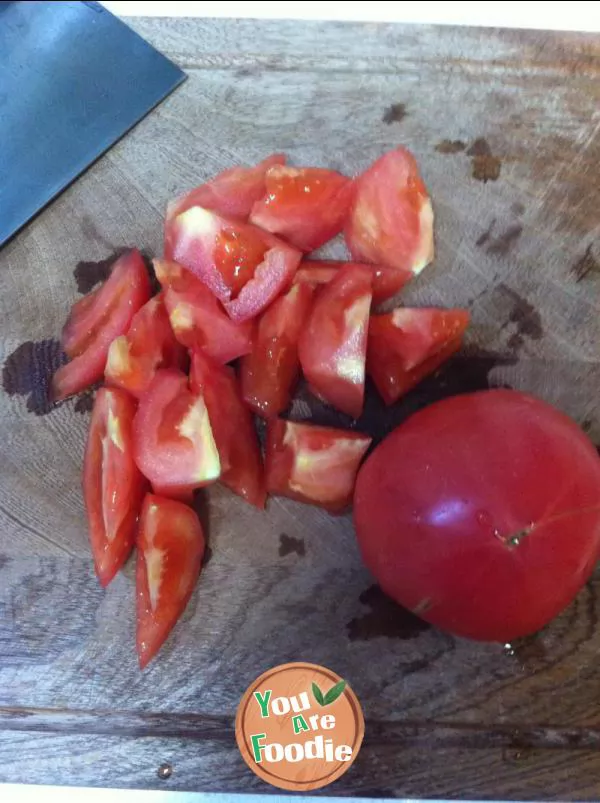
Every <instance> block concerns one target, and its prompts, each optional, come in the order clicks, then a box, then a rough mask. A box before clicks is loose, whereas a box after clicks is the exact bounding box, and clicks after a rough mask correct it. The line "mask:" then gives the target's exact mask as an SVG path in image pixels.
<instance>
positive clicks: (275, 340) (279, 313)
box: [240, 284, 313, 418]
mask: <svg viewBox="0 0 600 803" xmlns="http://www.w3.org/2000/svg"><path fill="white" fill-rule="evenodd" d="M312 295H313V289H312V287H311V286H310V285H308V284H298V285H294V286H293V287H292V288H291V289H290V290H288V292H287V293H286V294H285V295H283V296H281V297H280V298H278V299H277V300H276V301H274V302H273V304H272V305H271V306H270V307H269V309H268V310H266V312H264V313H263V315H262V317H261V318H260V320H259V322H258V328H257V332H256V335H255V337H254V344H253V346H252V351H251V352H250V353H249V354H248V355H246V356H245V357H243V358H242V361H241V366H240V376H241V381H242V395H243V397H244V401H245V402H246V404H247V405H248V406H249V407H250V408H251V409H252V410H253V411H254V412H255V413H256V414H257V415H260V416H263V417H265V418H268V417H270V416H273V415H277V414H278V413H280V412H282V411H283V410H285V409H286V407H287V406H288V405H289V403H290V401H291V398H292V392H293V390H294V387H295V385H296V382H297V381H298V376H299V374H300V361H299V359H298V340H299V338H300V333H301V331H302V328H303V326H304V324H305V322H306V319H307V316H308V314H309V311H310V307H311V304H312Z"/></svg>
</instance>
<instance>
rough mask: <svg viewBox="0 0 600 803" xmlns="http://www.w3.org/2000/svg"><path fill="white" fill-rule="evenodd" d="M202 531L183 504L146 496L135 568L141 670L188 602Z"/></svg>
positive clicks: (201, 550) (201, 546)
mask: <svg viewBox="0 0 600 803" xmlns="http://www.w3.org/2000/svg"><path fill="white" fill-rule="evenodd" d="M205 546H206V544H205V540H204V533H203V532H202V526H201V524H200V521H199V520H198V516H197V515H196V514H195V513H194V511H193V510H192V509H191V508H189V507H188V506H187V505H183V504H181V502H174V501H173V500H172V499H165V498H163V497H161V496H156V495H153V494H147V495H146V497H145V499H144V504H143V506H142V514H141V517H140V527H139V534H138V538H137V547H138V557H137V569H136V597H137V634H136V641H137V653H138V659H139V663H140V667H141V668H142V669H143V668H144V667H145V666H147V664H148V663H149V662H150V661H151V660H152V658H154V656H155V655H156V653H157V652H158V651H159V650H160V648H161V647H162V645H163V644H164V642H165V641H166V639H167V636H168V635H169V633H170V632H171V630H172V629H173V626H174V625H175V623H176V622H177V620H178V619H179V617H180V616H181V614H182V613H183V611H184V609H185V607H186V605H187V604H188V602H189V600H190V597H191V596H192V592H193V590H194V586H195V585H196V581H197V580H198V577H199V575H200V569H201V567H202V557H203V555H204V549H205Z"/></svg>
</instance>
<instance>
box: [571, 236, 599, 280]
mask: <svg viewBox="0 0 600 803" xmlns="http://www.w3.org/2000/svg"><path fill="white" fill-rule="evenodd" d="M599 272H600V262H598V260H597V259H596V258H595V257H594V255H593V254H592V244H591V243H590V244H589V245H588V247H587V248H586V249H585V253H584V255H583V256H582V257H581V258H580V259H578V260H577V262H576V263H575V264H574V265H573V267H572V268H571V273H572V274H573V276H574V277H575V281H576V282H580V281H582V280H583V279H585V278H586V276H589V274H590V273H599Z"/></svg>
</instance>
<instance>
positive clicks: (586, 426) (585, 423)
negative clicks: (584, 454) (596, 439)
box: [580, 418, 594, 433]
mask: <svg viewBox="0 0 600 803" xmlns="http://www.w3.org/2000/svg"><path fill="white" fill-rule="evenodd" d="M580 426H581V429H582V430H583V431H584V432H586V433H587V432H589V431H590V429H591V428H592V427H593V426H594V422H593V421H592V420H591V419H589V418H586V419H585V421H582V422H581V425H580Z"/></svg>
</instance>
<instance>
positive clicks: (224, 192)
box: [164, 153, 285, 259]
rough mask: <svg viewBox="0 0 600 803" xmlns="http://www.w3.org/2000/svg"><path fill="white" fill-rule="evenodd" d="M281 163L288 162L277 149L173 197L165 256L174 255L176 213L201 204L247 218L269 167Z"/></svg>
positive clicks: (166, 229) (168, 209)
mask: <svg viewBox="0 0 600 803" xmlns="http://www.w3.org/2000/svg"><path fill="white" fill-rule="evenodd" d="M278 164H285V156H284V155H283V154H282V153H274V154H273V155H272V156H268V157H267V158H266V159H265V160H264V161H262V162H260V163H259V164H257V165H255V166H254V167H232V168H230V169H229V170H224V171H223V172H222V173H219V174H218V175H217V176H215V177H214V178H213V179H211V180H210V181H208V182H207V183H206V184H202V185H201V186H200V187H196V188H195V189H193V190H191V191H190V192H186V193H185V194H184V195H180V196H179V197H178V198H175V199H174V200H173V201H171V202H170V203H169V205H168V206H167V215H166V220H165V250H164V255H165V259H173V227H172V223H173V220H174V219H175V218H176V217H177V215H180V214H181V213H182V212H185V211H186V210H187V209H191V207H192V206H202V207H204V209H212V210H213V211H214V212H218V213H219V214H221V215H226V216H228V217H233V218H239V219H241V220H246V219H247V218H248V216H249V215H250V212H251V210H252V207H253V205H254V204H255V203H256V202H257V201H258V200H259V199H260V198H262V196H263V195H264V193H265V174H266V172H267V170H269V168H271V167H273V166H274V165H278Z"/></svg>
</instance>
